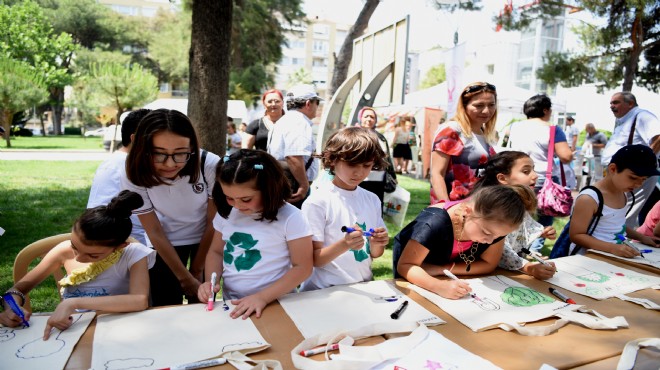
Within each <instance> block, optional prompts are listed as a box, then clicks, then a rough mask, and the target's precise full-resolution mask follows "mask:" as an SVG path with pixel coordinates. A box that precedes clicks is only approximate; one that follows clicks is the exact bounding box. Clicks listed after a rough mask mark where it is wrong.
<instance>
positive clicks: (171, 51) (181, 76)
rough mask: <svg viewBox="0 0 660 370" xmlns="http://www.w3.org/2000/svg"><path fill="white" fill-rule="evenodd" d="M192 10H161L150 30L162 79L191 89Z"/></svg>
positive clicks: (151, 55) (152, 53)
mask: <svg viewBox="0 0 660 370" xmlns="http://www.w3.org/2000/svg"><path fill="white" fill-rule="evenodd" d="M191 21H192V20H191V14H190V11H188V10H187V9H184V10H182V11H180V12H176V13H172V12H163V11H159V12H158V13H157V14H156V17H155V18H154V19H153V21H152V24H151V29H150V32H149V58H150V59H151V60H153V62H154V63H155V65H156V66H157V70H158V80H159V81H167V82H169V83H170V84H171V85H172V89H173V90H183V89H187V84H188V69H189V67H188V53H189V49H190V27H191Z"/></svg>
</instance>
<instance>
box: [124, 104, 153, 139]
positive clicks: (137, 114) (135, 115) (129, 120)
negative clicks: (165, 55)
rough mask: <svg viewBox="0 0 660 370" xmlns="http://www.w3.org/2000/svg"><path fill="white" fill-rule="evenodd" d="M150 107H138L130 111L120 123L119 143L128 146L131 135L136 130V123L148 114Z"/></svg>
mask: <svg viewBox="0 0 660 370" xmlns="http://www.w3.org/2000/svg"><path fill="white" fill-rule="evenodd" d="M149 112H151V109H144V108H143V109H138V110H134V111H132V112H130V113H129V114H128V115H127V116H126V118H124V121H123V122H122V123H121V145H123V146H129V145H131V135H133V134H134V133H135V130H137V127H138V124H139V123H140V121H142V118H144V116H146V115H147V114H149Z"/></svg>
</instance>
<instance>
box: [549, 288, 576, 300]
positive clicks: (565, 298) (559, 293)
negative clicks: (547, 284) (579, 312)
mask: <svg viewBox="0 0 660 370" xmlns="http://www.w3.org/2000/svg"><path fill="white" fill-rule="evenodd" d="M549 289H550V293H552V294H553V295H554V296H555V297H557V298H559V299H561V300H562V301H564V302H566V303H569V304H577V303H576V302H575V301H574V300H573V299H572V298H568V297H567V296H566V295H564V293H562V292H560V291H558V290H557V289H555V288H549Z"/></svg>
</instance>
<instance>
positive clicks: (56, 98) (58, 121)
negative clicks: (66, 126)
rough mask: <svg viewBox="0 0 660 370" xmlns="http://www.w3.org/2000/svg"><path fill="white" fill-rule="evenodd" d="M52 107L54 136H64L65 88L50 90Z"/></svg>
mask: <svg viewBox="0 0 660 370" xmlns="http://www.w3.org/2000/svg"><path fill="white" fill-rule="evenodd" d="M50 106H51V110H52V112H53V114H52V116H51V118H52V119H53V135H62V111H63V110H64V88H63V87H52V88H50Z"/></svg>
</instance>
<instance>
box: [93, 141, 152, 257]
mask: <svg viewBox="0 0 660 370" xmlns="http://www.w3.org/2000/svg"><path fill="white" fill-rule="evenodd" d="M127 155H128V153H126V152H124V151H122V150H118V151H116V152H114V153H112V155H111V156H110V157H108V159H106V160H105V161H103V163H101V164H100V165H99V167H98V168H97V169H96V174H95V175H94V180H92V188H91V190H90V191H89V200H88V201H87V208H94V207H98V206H107V205H108V203H110V201H111V200H112V198H114V197H116V196H117V194H119V192H121V190H122V188H121V180H120V179H121V177H122V176H125V175H124V174H125V173H126V156H127ZM131 222H132V223H133V230H132V231H131V236H132V237H134V238H135V239H136V240H137V241H139V242H140V243H142V244H146V235H145V233H144V229H143V228H142V224H141V223H140V219H139V218H138V217H137V216H136V215H132V216H131Z"/></svg>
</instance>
